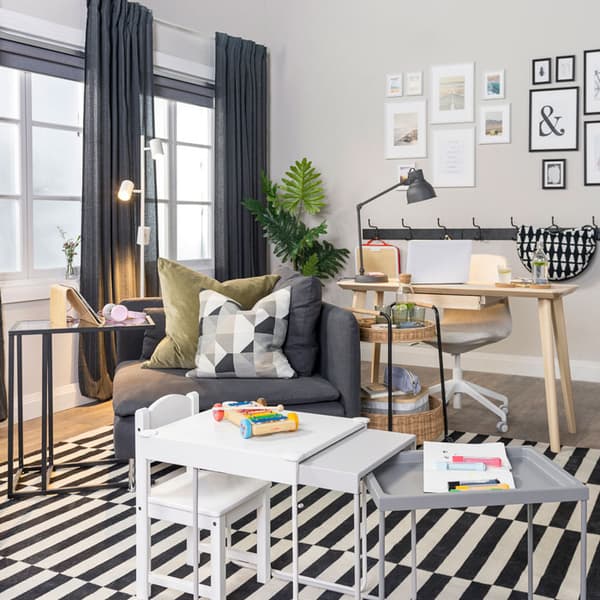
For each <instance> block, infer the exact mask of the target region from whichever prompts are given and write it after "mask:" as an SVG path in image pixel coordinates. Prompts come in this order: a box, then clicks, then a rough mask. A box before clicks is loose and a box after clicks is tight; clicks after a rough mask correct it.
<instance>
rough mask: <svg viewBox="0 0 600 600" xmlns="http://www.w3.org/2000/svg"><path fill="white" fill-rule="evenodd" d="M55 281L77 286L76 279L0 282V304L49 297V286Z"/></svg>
mask: <svg viewBox="0 0 600 600" xmlns="http://www.w3.org/2000/svg"><path fill="white" fill-rule="evenodd" d="M56 283H65V284H67V285H71V286H73V287H76V288H79V280H78V279H69V280H59V281H57V280H56V279H23V280H20V281H4V282H0V290H1V292H2V304H16V303H18V302H35V301H38V300H48V299H49V298H50V286H52V285H54V284H56Z"/></svg>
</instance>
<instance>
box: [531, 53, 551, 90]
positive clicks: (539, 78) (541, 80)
mask: <svg viewBox="0 0 600 600" xmlns="http://www.w3.org/2000/svg"><path fill="white" fill-rule="evenodd" d="M539 63H546V70H547V72H548V76H547V77H544V76H543V75H540V74H539V73H538V72H537V65H538V64H539ZM548 83H552V59H551V58H534V59H533V60H532V61H531V85H544V84H548Z"/></svg>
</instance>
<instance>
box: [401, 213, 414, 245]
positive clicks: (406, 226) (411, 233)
mask: <svg viewBox="0 0 600 600" xmlns="http://www.w3.org/2000/svg"><path fill="white" fill-rule="evenodd" d="M402 227H404V229H408V239H409V240H412V239H413V232H412V227H411V226H410V225H405V224H404V217H402Z"/></svg>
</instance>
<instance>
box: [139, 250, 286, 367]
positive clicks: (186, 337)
mask: <svg viewBox="0 0 600 600" xmlns="http://www.w3.org/2000/svg"><path fill="white" fill-rule="evenodd" d="M158 276H159V279H160V289H161V293H162V299H163V304H164V307H165V317H166V323H165V333H166V335H165V337H164V338H163V339H162V340H161V341H160V343H159V344H158V346H157V347H156V349H155V350H154V352H153V353H152V356H151V357H150V359H149V360H147V361H146V362H145V363H144V364H143V367H144V368H146V369H193V368H194V367H195V357H196V349H197V347H198V315H199V313H200V301H199V298H198V295H199V294H200V291H201V290H214V291H215V292H219V293H220V294H223V295H224V296H227V297H229V298H233V300H235V301H236V302H239V304H241V306H242V308H243V309H245V310H247V309H250V308H252V307H253V306H254V305H255V304H256V302H257V301H258V300H260V299H261V298H263V297H264V296H266V295H267V294H270V293H271V290H272V289H273V286H274V285H275V284H276V283H277V280H278V279H279V275H264V276H262V277H248V278H245V279H231V280H230V281H225V282H224V283H221V282H220V281H217V280H216V279H213V278H212V277H208V276H207V275H202V274H201V273H198V272H197V271H193V270H192V269H188V268H187V267H184V266H183V265H180V264H179V263H176V262H174V261H172V260H166V259H165V258H159V259H158Z"/></svg>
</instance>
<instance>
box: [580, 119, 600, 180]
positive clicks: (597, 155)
mask: <svg viewBox="0 0 600 600" xmlns="http://www.w3.org/2000/svg"><path fill="white" fill-rule="evenodd" d="M583 132H584V148H585V154H584V163H583V164H584V181H583V183H584V185H600V121H587V122H586V123H584V130H583Z"/></svg>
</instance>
